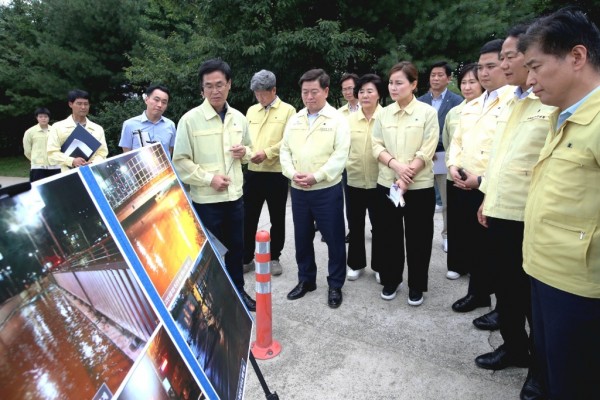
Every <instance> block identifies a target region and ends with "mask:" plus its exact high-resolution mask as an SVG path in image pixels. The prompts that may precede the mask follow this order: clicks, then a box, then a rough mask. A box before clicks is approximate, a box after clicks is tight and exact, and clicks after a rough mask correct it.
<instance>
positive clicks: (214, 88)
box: [202, 82, 228, 92]
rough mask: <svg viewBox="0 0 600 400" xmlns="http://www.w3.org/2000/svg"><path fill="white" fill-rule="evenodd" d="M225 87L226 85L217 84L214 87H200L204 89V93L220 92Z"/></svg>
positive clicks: (208, 85) (209, 85)
mask: <svg viewBox="0 0 600 400" xmlns="http://www.w3.org/2000/svg"><path fill="white" fill-rule="evenodd" d="M227 85H228V84H227V83H223V82H219V83H217V84H216V85H211V84H207V85H202V88H203V89H204V91H205V92H213V91H217V92H221V91H222V90H223V89H224V88H225V87H226V86H227Z"/></svg>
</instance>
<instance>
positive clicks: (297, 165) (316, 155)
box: [280, 69, 350, 308]
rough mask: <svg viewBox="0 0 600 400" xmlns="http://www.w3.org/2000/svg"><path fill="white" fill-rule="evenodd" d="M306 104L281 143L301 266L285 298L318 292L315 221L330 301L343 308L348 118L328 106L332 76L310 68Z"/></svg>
mask: <svg viewBox="0 0 600 400" xmlns="http://www.w3.org/2000/svg"><path fill="white" fill-rule="evenodd" d="M299 83H300V88H301V94H302V101H303V102H304V105H305V106H306V107H305V108H303V109H302V110H300V111H299V112H298V113H297V114H295V115H294V116H292V118H290V120H289V121H288V123H287V125H286V127H285V132H284V134H283V143H282V144H281V154H280V160H281V169H282V171H283V174H284V175H285V176H287V177H288V178H289V179H291V181H292V189H291V195H292V215H293V217H294V236H295V242H296V262H297V263H298V281H299V282H298V284H297V285H296V287H294V289H292V291H290V292H289V293H288V295H287V298H288V299H289V300H296V299H299V298H301V297H303V296H304V295H305V294H306V293H308V292H312V291H314V290H315V289H316V288H317V285H316V278H317V265H316V262H315V250H314V247H313V239H314V237H315V230H314V222H316V223H317V225H318V226H319V230H320V231H321V234H322V235H323V238H324V239H325V242H326V243H327V247H328V249H329V250H328V253H329V262H328V270H329V275H328V277H327V283H328V285H329V290H328V296H327V303H328V305H329V307H331V308H337V307H339V306H340V305H341V304H342V286H343V285H344V280H345V278H346V245H345V243H344V215H343V204H344V202H343V200H342V199H343V197H342V183H341V181H342V171H343V170H344V167H345V166H346V161H347V160H348V151H349V149H350V127H349V125H348V120H347V119H346V118H345V117H344V116H343V115H342V114H341V113H340V112H339V111H337V110H336V109H335V108H333V107H332V106H331V105H329V103H327V96H328V95H329V83H330V79H329V75H327V73H326V72H325V71H323V70H322V69H312V70H309V71H307V72H305V73H304V74H303V75H302V77H301V78H300V82H299Z"/></svg>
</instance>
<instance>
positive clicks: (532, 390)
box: [519, 369, 548, 400]
mask: <svg viewBox="0 0 600 400" xmlns="http://www.w3.org/2000/svg"><path fill="white" fill-rule="evenodd" d="M519 398H520V399H521V400H547V399H548V396H547V395H546V394H545V391H544V385H543V384H542V382H541V381H540V380H539V379H538V378H537V377H536V374H535V373H532V372H531V369H529V372H528V373H527V378H526V379H525V383H524V384H523V388H522V389H521V393H519Z"/></svg>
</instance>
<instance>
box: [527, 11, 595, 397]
mask: <svg viewBox="0 0 600 400" xmlns="http://www.w3.org/2000/svg"><path fill="white" fill-rule="evenodd" d="M519 50H521V51H522V52H524V54H525V65H526V66H527V67H528V69H529V75H528V79H527V84H528V85H531V86H532V87H533V93H534V94H535V95H537V96H538V97H539V98H540V100H541V102H542V103H544V104H548V105H552V106H556V107H558V110H557V111H556V112H555V113H554V114H553V116H552V117H553V118H552V121H551V122H552V125H551V131H550V135H549V137H548V139H547V141H546V144H545V146H544V147H543V149H542V151H541V154H540V159H539V161H538V162H537V164H536V165H535V167H534V169H533V176H532V180H531V187H530V190H529V197H528V199H527V205H526V208H525V233H524V242H523V268H524V269H525V272H526V273H527V274H529V276H530V277H531V301H532V319H533V324H532V325H533V332H534V342H535V350H536V352H537V355H538V358H539V361H540V362H541V365H542V370H543V371H544V376H545V378H546V384H547V385H548V390H549V393H548V395H549V398H552V399H597V398H600V384H599V383H598V371H600V31H599V30H598V28H597V27H596V25H595V24H594V23H593V22H591V21H590V19H589V18H588V17H587V16H586V15H585V14H584V13H583V12H581V11H577V10H575V9H574V8H566V9H562V10H559V11H557V12H555V13H554V14H551V15H549V16H547V17H543V18H540V19H539V20H537V21H535V22H534V23H533V24H532V25H531V26H530V27H529V29H528V30H527V33H526V35H525V36H524V37H522V38H521V40H520V41H519Z"/></svg>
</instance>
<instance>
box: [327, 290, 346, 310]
mask: <svg viewBox="0 0 600 400" xmlns="http://www.w3.org/2000/svg"><path fill="white" fill-rule="evenodd" d="M342 300H343V298H342V289H341V288H332V287H330V288H329V294H328V296H327V305H329V307H331V308H338V307H339V306H340V305H341V304H342Z"/></svg>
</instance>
